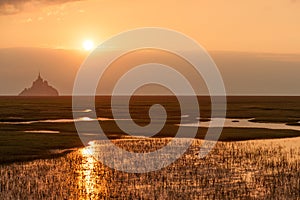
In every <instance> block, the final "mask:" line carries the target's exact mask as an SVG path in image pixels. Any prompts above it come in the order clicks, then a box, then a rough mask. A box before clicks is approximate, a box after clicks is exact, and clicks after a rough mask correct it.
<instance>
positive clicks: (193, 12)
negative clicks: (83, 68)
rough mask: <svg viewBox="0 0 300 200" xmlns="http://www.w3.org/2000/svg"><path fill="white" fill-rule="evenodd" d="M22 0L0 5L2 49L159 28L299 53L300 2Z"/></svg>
mask: <svg viewBox="0 0 300 200" xmlns="http://www.w3.org/2000/svg"><path fill="white" fill-rule="evenodd" d="M19 1H20V0H19ZM19 1H18V0H17V1H10V2H16V3H15V4H12V5H8V4H4V3H1V5H0V27H1V32H0V48H6V47H47V48H65V49H79V48H82V42H83V41H84V40H85V39H92V40H94V41H95V43H100V42H101V41H103V40H105V39H107V38H109V37H110V36H112V35H114V34H117V33H119V32H121V31H126V30H129V29H132V28H137V27H143V26H158V27H166V28H171V29H174V30H177V31H180V32H182V33H184V34H186V35H188V36H190V37H192V38H194V39H196V40H197V41H198V42H199V43H200V44H201V45H202V46H204V47H205V48H206V49H208V50H231V51H246V52H271V53H300V26H299V20H300V2H299V1H297V0H272V1H269V0H243V1H241V0H228V1H221V0H220V1H216V0H211V1H202V0H195V1H183V0H182V1H174V0H164V1H162V0H152V1H143V0H98V1H96V0H82V1H70V2H68V3H60V2H59V1H58V0H56V1H55V2H56V3H55V4H54V3H53V1H50V0H48V1H47V0H40V1H30V2H31V3H25V4H19V3H18V2H19ZM3 2H8V1H7V0H4V1H3ZM47 2H52V3H47Z"/></svg>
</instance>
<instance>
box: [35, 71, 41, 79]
mask: <svg viewBox="0 0 300 200" xmlns="http://www.w3.org/2000/svg"><path fill="white" fill-rule="evenodd" d="M36 80H37V81H42V80H43V79H42V77H41V72H40V71H39V74H38V77H37V79H36Z"/></svg>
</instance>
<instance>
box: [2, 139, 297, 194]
mask: <svg viewBox="0 0 300 200" xmlns="http://www.w3.org/2000/svg"><path fill="white" fill-rule="evenodd" d="M299 141H300V140H299V138H295V139H288V140H264V141H245V142H218V143H217V145H216V147H215V148H214V149H213V151H212V152H211V153H210V154H209V155H208V156H207V157H205V158H204V159H199V158H198V150H199V146H200V145H201V144H202V140H195V141H194V143H193V145H192V146H191V147H190V148H189V150H188V151H187V152H186V154H185V155H183V156H182V157H181V158H180V159H179V160H177V161H176V162H174V163H173V164H171V165H169V166H168V167H166V168H164V169H162V170H159V171H154V172H149V173H145V174H135V173H124V172H120V171H116V170H113V169H110V168H108V167H106V166H104V165H103V164H101V163H100V162H97V161H96V160H95V159H94V158H93V156H91V155H89V154H88V153H87V151H86V148H85V149H78V150H76V151H74V152H72V153H69V154H67V155H65V156H63V157H59V158H53V159H44V160H35V161H32V162H26V163H15V164H11V165H2V166H0V175H1V180H0V186H1V187H0V191H1V192H0V199H24V198H25V199H108V198H116V199H297V198H300V145H299ZM114 142H115V143H118V146H120V147H122V148H124V149H131V150H132V151H141V150H140V148H143V151H151V150H153V149H155V148H157V147H160V146H161V145H162V144H163V143H167V142H169V139H151V140H144V139H141V140H139V142H138V143H136V140H127V139H125V140H116V141H114ZM142 143H144V145H141V144H142ZM136 144H138V145H136ZM89 148H94V147H93V146H92V147H89ZM105 153H106V154H109V153H110V152H105Z"/></svg>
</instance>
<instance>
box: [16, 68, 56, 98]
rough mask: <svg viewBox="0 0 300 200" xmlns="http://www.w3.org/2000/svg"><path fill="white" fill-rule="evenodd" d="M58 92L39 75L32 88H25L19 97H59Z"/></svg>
mask: <svg viewBox="0 0 300 200" xmlns="http://www.w3.org/2000/svg"><path fill="white" fill-rule="evenodd" d="M58 95H59V94H58V91H57V90H56V89H55V88H54V87H52V86H50V85H49V84H48V81H46V80H44V79H43V78H42V77H41V74H40V73H39V74H38V77H37V79H36V80H35V81H33V83H32V86H31V87H30V88H25V89H24V90H23V91H22V92H21V93H20V94H19V96H58Z"/></svg>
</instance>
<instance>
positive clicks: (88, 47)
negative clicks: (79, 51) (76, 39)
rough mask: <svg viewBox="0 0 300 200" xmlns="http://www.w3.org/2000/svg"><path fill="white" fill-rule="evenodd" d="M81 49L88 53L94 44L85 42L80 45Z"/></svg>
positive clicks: (89, 41)
mask: <svg viewBox="0 0 300 200" xmlns="http://www.w3.org/2000/svg"><path fill="white" fill-rule="evenodd" d="M82 47H83V49H84V50H85V51H90V50H92V49H93V48H94V42H93V41H92V40H85V41H83V43H82Z"/></svg>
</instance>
